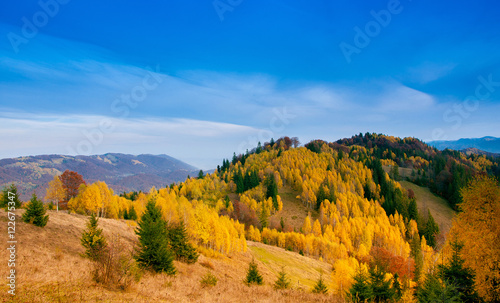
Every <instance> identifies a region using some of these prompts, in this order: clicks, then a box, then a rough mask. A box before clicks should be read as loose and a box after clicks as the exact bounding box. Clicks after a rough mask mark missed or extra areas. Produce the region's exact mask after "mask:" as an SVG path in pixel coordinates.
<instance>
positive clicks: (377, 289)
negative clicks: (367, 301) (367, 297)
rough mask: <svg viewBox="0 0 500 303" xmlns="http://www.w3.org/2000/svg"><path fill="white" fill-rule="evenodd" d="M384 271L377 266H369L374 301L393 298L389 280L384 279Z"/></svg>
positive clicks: (385, 300) (384, 300)
mask: <svg viewBox="0 0 500 303" xmlns="http://www.w3.org/2000/svg"><path fill="white" fill-rule="evenodd" d="M385 274H386V273H385V271H383V270H382V269H381V268H380V267H379V266H375V267H373V268H370V280H371V288H372V291H373V300H374V301H375V302H387V301H390V300H392V299H393V298H394V290H393V289H392V288H391V281H390V280H389V281H386V280H385Z"/></svg>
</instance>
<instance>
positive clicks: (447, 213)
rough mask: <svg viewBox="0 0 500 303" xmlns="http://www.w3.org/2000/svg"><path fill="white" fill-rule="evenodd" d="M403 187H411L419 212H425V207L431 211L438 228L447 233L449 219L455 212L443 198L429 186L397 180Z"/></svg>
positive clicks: (449, 226) (449, 224) (450, 219)
mask: <svg viewBox="0 0 500 303" xmlns="http://www.w3.org/2000/svg"><path fill="white" fill-rule="evenodd" d="M399 183H400V184H401V185H402V186H403V187H404V188H405V189H407V190H408V189H411V190H413V192H414V193H415V197H416V198H417V206H418V210H419V212H420V213H421V214H427V209H429V210H430V211H431V214H432V217H434V220H436V223H437V224H438V225H439V229H440V230H441V231H442V232H443V233H444V234H446V233H448V231H449V230H450V228H451V221H452V219H453V217H454V216H455V214H456V212H455V211H454V210H453V209H452V208H451V207H450V206H449V204H448V202H446V200H445V199H443V198H441V197H439V196H437V195H435V194H433V193H432V192H431V191H430V190H429V188H427V187H422V186H418V185H416V184H414V183H411V182H408V181H399Z"/></svg>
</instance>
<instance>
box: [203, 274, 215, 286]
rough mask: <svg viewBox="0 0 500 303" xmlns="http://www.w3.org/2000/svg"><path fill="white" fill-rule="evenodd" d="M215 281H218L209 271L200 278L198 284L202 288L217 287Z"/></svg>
mask: <svg viewBox="0 0 500 303" xmlns="http://www.w3.org/2000/svg"><path fill="white" fill-rule="evenodd" d="M217 281H218V279H217V277H216V276H215V275H214V274H212V272H211V271H207V273H206V274H205V275H204V276H203V278H201V281H200V283H201V285H202V286H203V287H205V286H215V285H217Z"/></svg>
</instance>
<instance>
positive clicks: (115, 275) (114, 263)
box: [92, 236, 142, 290]
mask: <svg viewBox="0 0 500 303" xmlns="http://www.w3.org/2000/svg"><path fill="white" fill-rule="evenodd" d="M141 276H142V271H141V270H140V269H139V267H138V265H137V262H136V261H135V260H134V258H133V256H132V252H127V251H126V250H125V247H124V246H123V244H122V242H121V241H120V239H119V238H118V236H114V237H113V238H112V240H111V242H110V243H109V245H108V246H106V247H105V248H104V249H103V252H102V253H101V254H99V258H98V259H97V260H95V261H94V268H93V272H92V278H93V279H94V281H96V282H98V283H101V284H104V285H106V286H108V287H111V288H119V289H122V290H127V289H129V288H130V287H131V286H132V285H133V284H134V283H135V282H139V280H140V278H141Z"/></svg>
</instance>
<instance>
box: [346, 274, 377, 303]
mask: <svg viewBox="0 0 500 303" xmlns="http://www.w3.org/2000/svg"><path fill="white" fill-rule="evenodd" d="M353 279H354V283H353V284H352V286H351V288H350V289H349V292H348V296H349V297H350V298H351V300H352V301H353V302H367V301H370V300H371V299H372V297H373V291H372V288H371V284H370V278H369V276H368V275H367V274H365V273H364V272H363V270H362V269H361V266H360V267H359V268H358V270H357V271H356V275H355V276H354V277H353Z"/></svg>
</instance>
